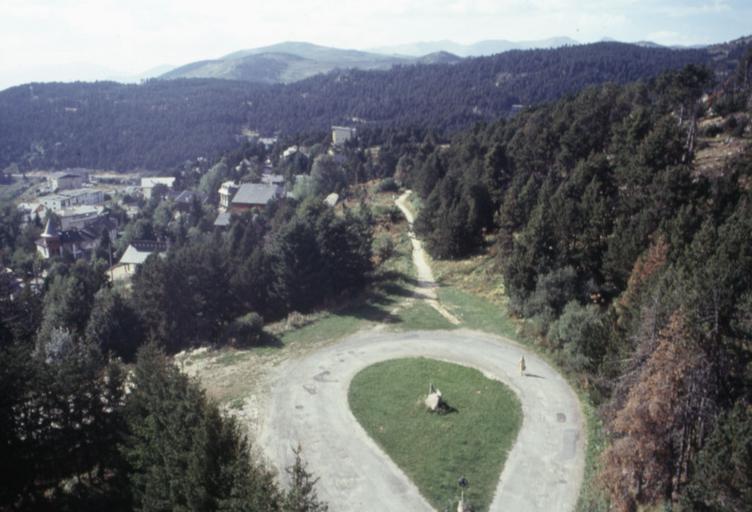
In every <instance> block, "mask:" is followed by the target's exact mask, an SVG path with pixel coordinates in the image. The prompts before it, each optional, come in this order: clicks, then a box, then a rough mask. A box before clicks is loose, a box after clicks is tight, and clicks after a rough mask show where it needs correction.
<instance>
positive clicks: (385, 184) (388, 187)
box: [376, 178, 399, 192]
mask: <svg viewBox="0 0 752 512" xmlns="http://www.w3.org/2000/svg"><path fill="white" fill-rule="evenodd" d="M398 190H399V185H397V182H396V181H394V178H386V179H384V180H383V181H382V182H381V183H379V186H378V187H376V192H397V191H398Z"/></svg>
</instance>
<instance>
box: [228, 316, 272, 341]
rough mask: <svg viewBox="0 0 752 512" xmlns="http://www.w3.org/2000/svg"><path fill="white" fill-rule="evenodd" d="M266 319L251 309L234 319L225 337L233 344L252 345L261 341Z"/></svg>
mask: <svg viewBox="0 0 752 512" xmlns="http://www.w3.org/2000/svg"><path fill="white" fill-rule="evenodd" d="M263 332H264V319H263V318H261V315H259V314H258V313H254V312H253V311H251V312H250V313H246V314H245V315H243V316H240V317H238V318H236V319H235V320H233V321H232V322H231V323H230V325H228V326H227V329H226V330H225V339H226V341H227V342H228V343H230V344H231V345H235V346H238V347H250V346H253V345H256V344H258V342H259V341H261V336H262V334H263Z"/></svg>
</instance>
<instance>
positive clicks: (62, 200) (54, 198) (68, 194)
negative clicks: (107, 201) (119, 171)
mask: <svg viewBox="0 0 752 512" xmlns="http://www.w3.org/2000/svg"><path fill="white" fill-rule="evenodd" d="M38 201H39V204H42V205H44V207H45V208H48V209H50V210H52V211H55V212H57V211H60V210H63V209H65V208H71V207H73V206H79V205H95V204H102V203H104V192H102V191H101V190H96V189H92V188H77V189H73V190H63V191H61V192H58V193H57V194H50V195H47V196H41V197H39V199H38Z"/></svg>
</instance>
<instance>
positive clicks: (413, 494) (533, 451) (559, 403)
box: [258, 330, 585, 512]
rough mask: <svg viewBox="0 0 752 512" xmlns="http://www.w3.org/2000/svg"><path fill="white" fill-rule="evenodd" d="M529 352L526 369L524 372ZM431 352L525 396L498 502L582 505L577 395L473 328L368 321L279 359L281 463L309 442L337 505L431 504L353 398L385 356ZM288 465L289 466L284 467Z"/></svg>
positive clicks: (307, 451) (270, 446) (275, 387)
mask: <svg viewBox="0 0 752 512" xmlns="http://www.w3.org/2000/svg"><path fill="white" fill-rule="evenodd" d="M522 354H524V355H525V359H526V361H527V375H526V376H520V375H519V370H518V366H517V364H518V361H519V359H520V356H521V355H522ZM410 356H426V357H432V358H435V359H441V360H446V361H450V362H454V363H458V364H462V365H465V366H469V367H473V368H477V369H479V370H481V371H482V372H483V373H484V374H486V375H487V376H488V377H491V378H495V379H498V380H500V381H502V382H504V383H505V384H506V385H508V386H509V387H510V388H511V389H512V390H513V391H514V392H515V393H517V395H518V396H519V398H520V401H521V403H522V411H523V416H524V419H523V424H522V428H521V430H520V433H519V436H518V439H517V442H516V443H515V445H514V447H513V448H512V451H511V452H510V454H509V457H508V459H507V462H506V465H505V467H504V471H503V472H502V475H501V478H500V480H499V485H498V487H497V490H496V495H495V498H494V500H493V503H492V504H491V509H490V510H492V511H494V512H501V511H504V512H538V511H540V512H555V511H571V510H573V509H574V507H575V504H576V501H577V496H578V493H579V488H580V484H581V481H582V475H583V468H584V457H585V456H584V446H583V445H584V436H585V433H584V421H583V418H582V413H581V411H580V407H579V402H578V400H577V397H576V395H575V394H574V392H573V391H572V389H571V388H570V387H569V385H568V384H567V382H566V381H565V380H564V379H563V378H562V377H561V376H560V375H559V374H558V373H557V372H556V371H555V370H553V369H552V368H551V367H550V366H548V365H547V364H546V363H544V362H543V361H542V360H541V359H540V358H538V357H537V356H536V355H535V354H533V353H532V352H528V351H527V350H525V349H524V348H523V347H521V346H520V345H518V344H516V343H514V342H512V341H508V340H503V339H500V338H497V337H494V336H491V335H488V334H483V333H477V332H473V331H467V330H457V331H426V332H423V331H421V332H406V333H389V332H383V331H381V332H374V331H367V332H361V333H358V334H355V335H353V336H351V337H349V338H346V339H344V340H342V341H340V342H337V343H335V344H332V345H330V346H327V347H324V348H322V349H320V350H317V351H315V352H312V353H310V354H308V355H306V356H303V357H302V358H298V359H290V360H287V361H285V362H284V363H282V365H280V366H279V367H278V368H276V370H275V373H274V375H273V377H272V381H271V382H272V385H271V392H270V396H269V397H268V400H267V401H266V403H267V404H268V405H267V407H266V409H267V410H266V411H262V412H261V417H262V418H264V420H263V421H262V424H261V429H260V435H259V439H258V441H259V444H260V446H262V447H263V448H264V451H265V453H266V455H267V457H268V458H269V459H270V461H271V462H272V463H273V464H274V465H275V466H276V467H277V468H278V469H280V470H282V469H283V468H284V467H286V466H289V465H290V464H291V463H292V459H293V458H292V452H291V450H290V448H291V446H294V445H295V444H297V443H298V442H300V443H301V444H302V445H303V450H304V457H305V459H306V460H307V461H308V463H309V468H310V469H311V470H312V471H313V472H315V473H316V475H317V476H319V477H321V481H320V482H319V484H318V491H319V496H320V497H321V498H322V499H324V500H326V501H327V502H328V503H329V506H330V510H332V511H333V512H337V511H343V512H345V511H347V512H351V511H362V512H369V511H374V512H375V511H379V512H382V511H411V512H419V511H429V510H432V509H431V507H430V506H429V505H428V503H427V502H426V501H425V500H424V499H423V497H422V496H421V495H420V494H419V492H418V490H417V488H416V487H415V486H414V485H413V484H412V483H411V482H410V481H409V479H408V478H407V477H406V476H405V475H404V474H403V473H402V471H400V469H399V468H398V467H397V466H396V465H395V464H394V463H393V462H392V461H391V460H390V459H389V457H387V456H386V454H384V453H383V451H382V450H381V449H380V448H379V447H378V446H377V445H376V444H375V443H374V442H373V441H372V440H371V438H370V437H368V435H367V434H366V433H365V431H364V430H363V429H362V428H361V427H360V425H359V424H358V423H357V421H356V420H355V418H354V416H353V415H352V413H351V412H350V409H349V407H348V403H347V390H348V387H349V384H350V381H351V380H352V378H353V376H354V375H355V374H356V373H357V372H358V371H360V370H361V369H363V368H365V367H366V366H369V365H371V364H373V363H376V362H378V361H383V360H387V359H394V358H399V357H410ZM281 472H282V474H284V471H283V470H282V471H281Z"/></svg>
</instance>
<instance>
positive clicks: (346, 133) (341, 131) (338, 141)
mask: <svg viewBox="0 0 752 512" xmlns="http://www.w3.org/2000/svg"><path fill="white" fill-rule="evenodd" d="M353 137H355V128H352V127H350V126H332V144H333V145H334V146H343V145H344V144H345V142H347V141H348V140H350V139H352V138H353Z"/></svg>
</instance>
